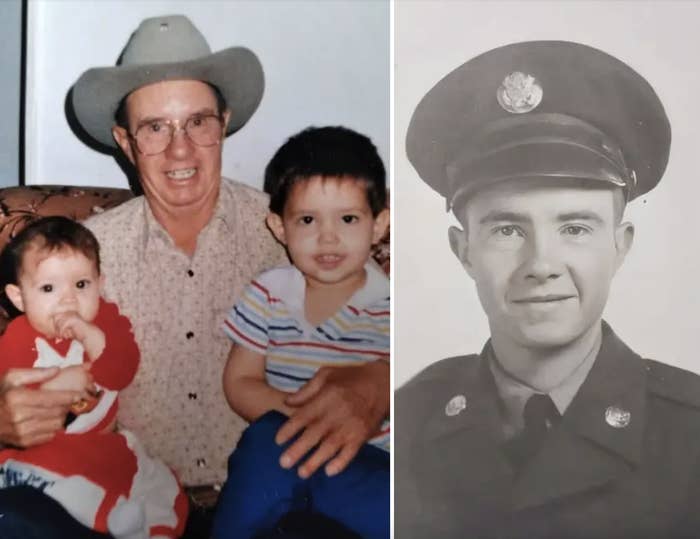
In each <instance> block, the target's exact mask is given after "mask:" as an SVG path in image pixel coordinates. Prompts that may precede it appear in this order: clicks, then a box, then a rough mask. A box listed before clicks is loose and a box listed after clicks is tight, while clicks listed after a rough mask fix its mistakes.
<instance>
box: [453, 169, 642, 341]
mask: <svg viewBox="0 0 700 539" xmlns="http://www.w3.org/2000/svg"><path fill="white" fill-rule="evenodd" d="M613 193H614V192H613V191H612V190H609V189H584V188H580V187H578V188H577V187H566V186H553V185H547V183H546V182H543V181H539V182H538V181H530V182H527V181H513V182H503V183H501V184H497V185H495V186H493V187H490V188H487V189H484V190H481V191H480V192H478V193H477V194H475V195H474V196H473V197H472V198H471V199H470V200H469V201H468V202H467V204H466V205H465V208H464V209H463V211H464V213H463V214H460V217H461V218H462V222H464V223H465V225H466V227H467V229H468V230H467V232H466V233H463V232H461V231H458V229H454V228H453V229H451V231H450V238H451V244H452V247H453V250H454V251H455V253H456V254H457V255H458V256H459V258H460V259H461V261H462V263H463V265H464V267H465V268H466V270H467V272H468V273H469V274H470V275H471V276H472V278H473V279H474V281H475V282H476V287H477V291H478V294H479V299H480V300H481V304H482V306H483V308H484V310H485V312H486V315H487V316H488V319H489V325H490V328H491V333H492V335H494V336H499V337H500V338H505V339H507V340H509V341H510V342H511V343H512V344H516V345H519V346H523V347H526V348H531V349H537V348H550V347H557V346H565V345H567V344H569V343H571V342H573V341H574V340H575V339H577V338H578V337H579V336H581V335H583V333H584V332H586V331H587V330H588V329H589V328H591V327H592V326H593V324H595V323H597V322H598V321H599V320H600V318H601V316H602V312H603V308H604V307H605V303H606V301H607V298H608V293H609V287H610V283H611V281H612V278H613V276H614V275H615V272H616V271H617V269H618V268H619V266H620V265H621V263H622V261H623V260H624V257H625V255H626V253H627V251H628V250H629V247H630V246H631V243H632V237H633V232H634V230H633V227H632V225H631V224H629V223H626V224H618V220H617V218H616V215H615V210H614V195H613Z"/></svg>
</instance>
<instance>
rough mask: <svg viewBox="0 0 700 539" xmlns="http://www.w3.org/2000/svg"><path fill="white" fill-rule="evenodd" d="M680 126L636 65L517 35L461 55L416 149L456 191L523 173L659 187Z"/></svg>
mask: <svg viewBox="0 0 700 539" xmlns="http://www.w3.org/2000/svg"><path fill="white" fill-rule="evenodd" d="M670 145H671V126H670V124H669V121H668V117H667V116H666V112H665V111H664V108H663V105H662V104H661V101H660V100H659V97H658V96H657V95H656V93H655V92H654V89H653V88H652V87H651V85H650V84H649V83H648V82H647V81H646V80H645V79H644V77H642V76H641V75H639V73H637V72H636V71H634V70H633V69H632V68H631V67H630V66H628V65H627V64H625V63H624V62H621V61H620V60H618V59H617V58H614V57H613V56H610V55H609V54H606V53H604V52H602V51H599V50H597V49H594V48H592V47H589V46H586V45H581V44H579V43H571V42H565V41H532V42H524V43H514V44H511V45H506V46H504V47H500V48H497V49H493V50H490V51H488V52H485V53H483V54H481V55H480V56H477V57H476V58H473V59H472V60H469V61H468V62H466V63H465V64H462V65H461V66H459V67H458V68H457V69H455V70H454V71H452V72H451V73H449V74H448V75H447V76H445V77H444V78H443V79H442V80H440V81H439V82H438V83H437V84H436V85H435V86H434V87H433V88H432V89H431V90H430V91H429V92H428V93H427V94H426V95H425V96H424V97H423V99H422V100H421V101H420V103H419V104H418V106H417V107H416V110H415V111H414V113H413V117H412V118H411V123H410V125H409V128H408V134H407V136H406V151H407V154H408V158H409V160H410V161H411V163H412V164H413V166H414V167H415V169H416V170H417V172H418V174H419V175H420V176H421V178H422V179H423V180H424V181H425V182H426V183H427V184H428V185H430V186H431V187H432V188H433V189H435V190H436V191H437V192H439V193H440V194H441V195H443V196H444V197H445V198H446V200H447V207H448V209H449V208H451V207H453V206H454V204H455V201H456V199H457V198H461V197H463V196H468V195H469V194H470V193H472V192H474V190H476V189H478V188H479V187H482V186H484V185H488V184H492V183H494V182H497V181H502V180H513V179H518V178H523V179H528V178H552V180H553V181H556V180H557V179H565V178H569V179H578V180H581V181H591V182H607V183H609V184H611V185H616V186H619V187H622V188H624V190H625V193H626V196H627V200H631V199H633V198H635V197H637V196H639V195H642V194H644V193H646V192H647V191H649V190H650V189H652V188H653V187H654V186H656V184H657V183H658V182H659V180H660V179H661V176H662V175H663V173H664V170H665V168H666V163H667V162H668V155H669V150H670Z"/></svg>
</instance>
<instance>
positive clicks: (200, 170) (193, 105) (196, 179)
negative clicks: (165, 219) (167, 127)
mask: <svg viewBox="0 0 700 539" xmlns="http://www.w3.org/2000/svg"><path fill="white" fill-rule="evenodd" d="M126 108H127V118H128V123H129V130H130V132H131V133H132V134H135V133H136V132H137V130H138V129H139V128H141V129H149V127H150V126H152V125H156V124H155V122H156V121H158V120H165V121H168V122H171V123H172V124H173V125H176V126H179V127H181V128H183V129H180V130H178V131H176V132H175V133H173V138H172V141H171V142H170V144H169V145H168V146H167V147H166V148H165V150H164V151H163V152H161V153H158V154H156V155H144V154H143V153H141V152H140V151H139V150H138V148H137V146H136V143H135V141H134V140H133V139H131V138H130V137H128V135H127V132H126V130H125V129H123V128H122V127H118V126H115V127H114V128H113V131H112V132H113V134H114V137H115V139H116V140H117V143H118V144H119V146H120V147H121V148H122V150H123V151H124V153H125V154H126V155H127V157H128V158H129V159H130V160H131V162H132V163H133V164H134V165H135V166H136V169H137V170H138V173H139V178H140V179H141V185H142V186H143V190H144V193H145V195H146V197H147V198H148V200H149V202H150V203H151V205H152V206H155V207H156V208H157V209H161V210H164V211H166V212H171V211H179V210H181V209H183V208H184V209H188V208H193V209H199V208H201V207H207V208H209V207H211V208H213V207H214V205H215V203H216V199H217V196H218V193H219V185H220V182H221V143H220V142H219V143H217V144H214V145H212V146H198V145H196V144H195V143H194V142H192V141H191V140H190V138H189V137H188V136H187V135H186V134H185V132H184V127H185V123H186V122H187V120H188V119H189V118H191V117H193V116H197V115H199V116H205V115H209V114H218V113H219V111H218V110H217V101H216V97H215V95H214V92H213V90H212V89H211V88H210V87H209V86H208V85H207V84H205V83H203V82H200V81H195V80H170V81H163V82H157V83H154V84H149V85H147V86H143V87H142V88H139V89H138V90H135V91H134V92H132V93H131V94H130V95H129V97H128V98H127V101H126ZM228 117H229V114H228V111H226V112H225V113H224V121H223V122H222V125H221V140H223V136H224V133H225V130H226V124H227V122H228Z"/></svg>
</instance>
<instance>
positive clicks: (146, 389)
mask: <svg viewBox="0 0 700 539" xmlns="http://www.w3.org/2000/svg"><path fill="white" fill-rule="evenodd" d="M267 202H268V200H267V196H266V195H265V194H263V193H261V192H260V191H257V190H255V189H253V188H252V187H248V186H245V185H242V184H238V183H234V182H231V181H229V180H223V181H222V185H221V191H220V194H219V199H218V203H217V206H216V210H215V212H214V216H213V217H212V219H211V220H210V221H209V223H208V224H207V225H206V227H205V228H204V229H202V231H201V232H200V234H199V236H198V238H197V247H196V250H195V252H194V255H193V256H192V257H190V256H188V255H186V254H185V253H183V252H182V251H181V250H179V249H178V248H177V247H176V246H175V244H174V243H173V241H172V239H171V238H170V236H169V235H168V234H167V233H166V231H165V230H164V229H163V227H162V226H161V225H160V224H159V223H158V222H157V221H156V220H155V218H154V216H153V214H152V212H151V210H150V208H149V206H148V204H147V203H146V200H145V199H144V198H143V197H138V198H135V199H133V200H130V201H128V202H126V203H124V204H122V205H120V206H118V207H116V208H114V209H112V210H109V211H107V212H105V213H104V214H102V215H99V216H96V217H93V218H91V219H89V220H88V221H87V222H86V225H87V226H88V227H89V228H90V229H91V230H92V231H93V232H94V233H95V235H96V236H97V239H98V240H99V242H100V247H101V257H102V272H103V273H104V275H105V278H106V283H105V296H106V297H107V299H109V300H110V301H114V302H116V303H117V304H118V305H119V308H120V310H121V312H122V313H123V314H124V315H125V316H127V317H129V319H130V320H131V323H132V325H133V327H134V333H135V335H136V340H137V342H138V344H139V347H140V349H141V365H140V368H139V371H138V374H137V375H136V378H135V380H134V382H133V383H132V384H131V386H129V388H127V389H126V390H125V391H123V392H122V396H121V398H120V411H119V416H118V418H119V423H120V426H122V427H124V428H127V429H129V430H132V431H134V432H135V433H136V434H137V435H138V436H139V437H140V438H141V440H142V441H143V442H144V443H145V445H146V447H147V448H148V449H149V451H150V452H151V453H152V454H153V455H154V456H157V457H159V458H162V459H163V460H164V461H165V462H166V463H167V464H168V465H170V466H171V467H173V468H174V469H175V471H176V472H177V473H178V475H179V477H180V479H181V480H182V481H183V483H185V484H186V485H202V484H211V483H216V482H221V481H223V480H224V479H225V475H226V460H227V458H228V455H229V453H230V452H231V451H232V450H233V448H234V446H235V444H236V442H237V440H238V437H239V436H240V434H241V432H242V430H243V429H244V428H245V426H246V424H245V422H244V421H243V420H242V419H241V418H239V417H237V416H236V415H235V414H234V413H233V412H232V411H231V409H230V408H229V406H228V404H227V403H226V399H225V397H224V393H223V389H222V382H221V377H222V372H223V368H224V364H225V361H226V358H227V356H228V352H229V349H230V347H231V343H230V341H229V340H228V338H227V337H226V335H224V333H223V331H222V330H221V323H222V321H223V320H224V318H225V316H226V313H227V312H228V310H229V309H230V308H231V306H232V305H233V304H234V302H235V301H236V300H237V298H238V296H239V294H240V293H241V291H242V290H243V287H244V286H245V285H246V284H248V282H250V280H251V279H252V278H253V277H255V276H256V275H257V274H258V273H260V272H261V271H264V270H266V269H269V268H271V267H274V266H276V265H279V264H281V263H283V261H284V263H286V257H285V256H284V251H283V249H282V247H281V246H280V245H279V244H277V243H276V242H275V240H274V238H273V237H272V234H270V232H269V231H268V230H267V228H266V225H265V215H266V213H267Z"/></svg>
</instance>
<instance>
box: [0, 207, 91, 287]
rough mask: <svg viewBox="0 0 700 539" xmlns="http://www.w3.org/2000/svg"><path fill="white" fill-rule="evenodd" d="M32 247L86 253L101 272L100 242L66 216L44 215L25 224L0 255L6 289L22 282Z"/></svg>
mask: <svg viewBox="0 0 700 539" xmlns="http://www.w3.org/2000/svg"><path fill="white" fill-rule="evenodd" d="M31 247H36V248H37V249H39V250H40V251H47V252H53V251H60V250H62V249H70V250H72V251H75V252H77V253H81V254H83V255H85V257H86V258H87V259H88V260H91V261H92V262H94V263H95V265H96V266H97V272H98V273H99V272H100V245H99V243H98V242H97V238H95V236H94V235H93V233H92V232H90V231H89V230H88V229H87V228H85V227H84V226H83V225H81V224H80V223H78V222H76V221H73V220H71V219H68V218H67V217H61V216H54V217H43V218H41V219H37V220H36V221H33V222H32V223H30V224H28V225H27V226H26V227H24V228H23V229H22V230H21V231H20V233H19V234H17V235H16V236H15V237H14V238H12V239H11V240H10V241H9V242H8V244H7V245H6V246H5V248H4V249H3V251H2V254H0V282H1V284H2V288H3V290H4V288H5V286H6V285H8V284H18V283H19V277H20V274H21V272H22V263H23V261H24V255H25V254H26V252H27V251H28V250H29V249H30V248H31Z"/></svg>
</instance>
